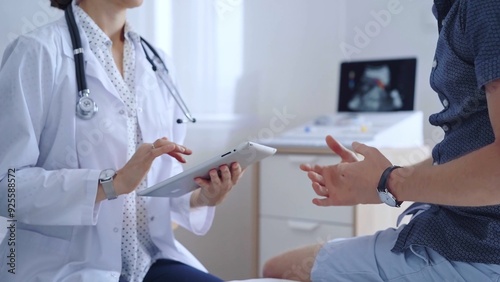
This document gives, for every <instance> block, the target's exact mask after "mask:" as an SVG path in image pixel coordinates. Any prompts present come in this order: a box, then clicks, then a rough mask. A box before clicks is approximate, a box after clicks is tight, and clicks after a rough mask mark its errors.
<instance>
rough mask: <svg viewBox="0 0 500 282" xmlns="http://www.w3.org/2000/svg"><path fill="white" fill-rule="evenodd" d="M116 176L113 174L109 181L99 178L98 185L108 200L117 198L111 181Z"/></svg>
mask: <svg viewBox="0 0 500 282" xmlns="http://www.w3.org/2000/svg"><path fill="white" fill-rule="evenodd" d="M115 176H116V172H115V174H114V175H113V176H112V177H110V178H109V179H101V178H99V183H101V185H102V189H103V190H104V194H105V195H106V198H107V199H108V200H114V199H116V198H117V197H118V196H117V195H116V191H115V187H114V186H113V179H114V177H115Z"/></svg>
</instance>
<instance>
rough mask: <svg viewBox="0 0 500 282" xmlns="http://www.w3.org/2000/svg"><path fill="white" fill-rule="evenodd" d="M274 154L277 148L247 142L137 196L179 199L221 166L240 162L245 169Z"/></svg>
mask: <svg viewBox="0 0 500 282" xmlns="http://www.w3.org/2000/svg"><path fill="white" fill-rule="evenodd" d="M274 153H276V149H275V148H272V147H268V146H264V145H261V144H258V143H254V142H250V141H247V142H244V143H241V144H240V145H238V146H237V147H235V148H232V149H230V150H228V151H225V152H223V153H222V154H220V155H217V156H215V157H213V158H211V159H209V160H207V161H205V162H203V163H201V164H199V165H197V166H195V167H192V168H190V169H187V170H185V171H183V172H181V173H179V174H177V175H174V176H172V177H170V178H168V179H166V180H164V181H162V182H159V183H157V184H156V185H153V186H151V187H148V188H146V189H144V190H141V191H137V195H139V196H149V197H179V196H182V195H184V194H186V193H189V192H191V191H193V190H195V189H197V188H198V187H199V186H198V184H196V182H194V179H195V178H196V177H202V178H206V179H209V178H210V177H209V174H208V173H209V171H210V170H212V169H214V168H215V169H218V168H219V167H220V166H221V165H224V164H226V165H228V166H229V165H231V164H232V163H234V162H238V163H239V164H240V166H241V168H242V169H244V168H246V167H248V166H249V165H251V164H253V163H255V162H258V161H260V160H262V159H264V158H267V157H269V156H272V155H274Z"/></svg>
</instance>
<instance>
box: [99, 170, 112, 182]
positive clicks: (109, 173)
mask: <svg viewBox="0 0 500 282" xmlns="http://www.w3.org/2000/svg"><path fill="white" fill-rule="evenodd" d="M114 175H115V171H114V170H112V169H105V170H103V171H102V172H101V175H100V177H99V178H100V179H102V180H107V179H110V178H112V177H113V176H114Z"/></svg>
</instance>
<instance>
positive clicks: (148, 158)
mask: <svg viewBox="0 0 500 282" xmlns="http://www.w3.org/2000/svg"><path fill="white" fill-rule="evenodd" d="M153 144H154V147H153V146H151V145H152V144H149V143H145V144H142V145H141V146H140V147H139V148H138V149H137V151H136V152H135V153H134V155H133V156H132V158H130V160H129V161H128V162H127V163H126V164H125V166H124V167H123V168H121V169H119V170H118V171H117V172H116V176H115V177H114V180H113V186H114V189H115V192H116V194H117V195H118V196H119V195H124V194H128V193H130V192H132V191H134V190H135V189H136V188H137V187H138V186H139V184H140V183H141V181H142V180H143V179H144V178H145V177H146V175H147V173H148V171H149V169H150V168H151V165H152V164H153V161H154V160H155V159H156V158H157V157H159V156H162V155H165V154H167V155H170V156H171V157H173V158H175V159H176V160H177V161H179V162H181V163H185V162H186V160H185V159H184V157H183V156H182V155H191V153H192V151H191V150H190V149H188V148H186V147H184V146H182V145H178V144H176V143H174V142H171V141H170V140H168V139H167V138H166V137H163V138H161V139H158V140H156V141H155V142H154V143H153ZM105 199H106V194H105V193H104V189H103V187H102V184H100V183H99V185H98V190H97V195H96V203H99V202H101V201H103V200H105Z"/></svg>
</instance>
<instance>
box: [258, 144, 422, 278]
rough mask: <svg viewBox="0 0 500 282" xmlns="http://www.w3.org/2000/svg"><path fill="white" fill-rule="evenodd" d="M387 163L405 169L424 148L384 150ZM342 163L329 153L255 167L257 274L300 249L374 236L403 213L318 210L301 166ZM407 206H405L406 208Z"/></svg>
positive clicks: (291, 154)
mask: <svg viewBox="0 0 500 282" xmlns="http://www.w3.org/2000/svg"><path fill="white" fill-rule="evenodd" d="M381 151H382V153H383V154H384V155H385V156H386V157H388V158H389V160H390V161H391V162H393V163H394V164H398V165H408V164H411V163H416V162H420V161H422V160H424V159H426V158H428V157H429V150H428V149H427V148H426V147H416V148H409V149H382V150H381ZM339 161H340V158H339V157H338V156H336V155H333V154H332V153H331V152H329V151H328V150H322V151H317V152H312V151H311V150H307V149H304V148H302V149H299V150H288V149H286V150H280V148H278V153H277V154H276V155H275V156H273V157H271V158H267V159H264V160H263V161H261V162H260V164H259V271H260V273H262V266H263V264H264V263H265V262H266V261H267V260H268V259H269V258H271V257H273V256H275V255H277V254H279V253H282V252H284V251H287V250H290V249H293V248H297V247H300V246H304V245H308V244H313V243H319V242H325V241H327V240H331V239H334V238H345V237H351V236H357V235H366V234H372V233H373V232H375V231H376V230H379V229H385V228H388V227H394V226H396V218H397V216H398V215H399V213H400V212H401V211H402V210H403V208H404V207H402V208H399V209H397V208H391V207H388V206H386V205H383V204H380V205H359V206H355V207H318V206H316V205H314V204H312V202H311V201H312V199H313V198H314V197H316V194H315V193H314V191H313V189H312V188H311V182H310V180H309V179H308V178H307V175H306V173H304V172H303V171H301V170H300V169H299V164H301V163H311V164H321V165H326V164H334V163H338V162H339ZM374 189H375V187H374ZM409 204H410V203H405V207H406V206H408V205H409Z"/></svg>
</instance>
